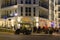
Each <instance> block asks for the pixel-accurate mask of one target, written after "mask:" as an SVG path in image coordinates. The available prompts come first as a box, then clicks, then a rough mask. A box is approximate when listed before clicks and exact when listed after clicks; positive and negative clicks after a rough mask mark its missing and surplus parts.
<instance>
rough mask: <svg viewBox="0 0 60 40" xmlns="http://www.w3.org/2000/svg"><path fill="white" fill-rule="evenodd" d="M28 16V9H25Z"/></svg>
mask: <svg viewBox="0 0 60 40" xmlns="http://www.w3.org/2000/svg"><path fill="white" fill-rule="evenodd" d="M25 12H26V16H28V7H26V8H25Z"/></svg>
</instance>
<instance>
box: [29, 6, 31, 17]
mask: <svg viewBox="0 0 60 40" xmlns="http://www.w3.org/2000/svg"><path fill="white" fill-rule="evenodd" d="M29 16H31V7H29Z"/></svg>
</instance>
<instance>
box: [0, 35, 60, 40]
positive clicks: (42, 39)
mask: <svg viewBox="0 0 60 40" xmlns="http://www.w3.org/2000/svg"><path fill="white" fill-rule="evenodd" d="M0 40H60V36H53V35H7V34H0Z"/></svg>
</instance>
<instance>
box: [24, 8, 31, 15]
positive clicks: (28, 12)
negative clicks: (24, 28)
mask: <svg viewBox="0 0 60 40" xmlns="http://www.w3.org/2000/svg"><path fill="white" fill-rule="evenodd" d="M25 12H26V16H31V7H26V8H25Z"/></svg>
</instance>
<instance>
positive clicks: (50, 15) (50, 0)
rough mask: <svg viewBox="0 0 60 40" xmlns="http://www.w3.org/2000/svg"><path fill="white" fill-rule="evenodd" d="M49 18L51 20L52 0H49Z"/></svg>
mask: <svg viewBox="0 0 60 40" xmlns="http://www.w3.org/2000/svg"><path fill="white" fill-rule="evenodd" d="M49 20H51V0H49Z"/></svg>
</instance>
